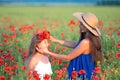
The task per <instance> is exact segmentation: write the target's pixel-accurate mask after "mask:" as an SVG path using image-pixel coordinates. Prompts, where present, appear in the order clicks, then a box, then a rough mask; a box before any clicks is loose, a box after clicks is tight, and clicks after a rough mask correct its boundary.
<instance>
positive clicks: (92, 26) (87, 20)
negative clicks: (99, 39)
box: [73, 12, 101, 36]
mask: <svg viewBox="0 0 120 80" xmlns="http://www.w3.org/2000/svg"><path fill="white" fill-rule="evenodd" d="M73 16H74V17H76V18H77V19H78V20H80V22H82V23H83V25H84V26H85V27H86V28H87V29H88V30H89V31H90V32H92V33H93V34H94V35H95V36H100V35H101V33H100V31H99V29H98V28H97V25H98V19H97V17H96V16H95V15H94V14H92V13H86V14H85V13H79V12H75V13H73Z"/></svg>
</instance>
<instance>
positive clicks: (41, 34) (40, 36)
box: [38, 31, 50, 40]
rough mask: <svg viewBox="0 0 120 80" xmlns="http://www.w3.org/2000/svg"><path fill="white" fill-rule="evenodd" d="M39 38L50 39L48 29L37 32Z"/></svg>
mask: <svg viewBox="0 0 120 80" xmlns="http://www.w3.org/2000/svg"><path fill="white" fill-rule="evenodd" d="M38 38H39V39H41V40H42V39H50V32H48V31H43V32H41V33H40V34H39V36H38Z"/></svg>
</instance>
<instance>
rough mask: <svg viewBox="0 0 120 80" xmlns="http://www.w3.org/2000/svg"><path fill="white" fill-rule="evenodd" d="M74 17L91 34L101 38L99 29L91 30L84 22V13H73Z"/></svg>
mask: <svg viewBox="0 0 120 80" xmlns="http://www.w3.org/2000/svg"><path fill="white" fill-rule="evenodd" d="M73 16H74V17H76V18H77V19H78V20H79V21H80V22H82V23H83V24H84V25H85V27H86V28H87V29H88V30H89V31H90V32H91V33H93V34H94V35H95V36H100V35H101V33H100V31H99V29H98V28H97V27H94V28H91V27H90V26H88V25H87V24H86V23H85V22H84V20H83V19H82V16H84V13H79V12H75V13H73Z"/></svg>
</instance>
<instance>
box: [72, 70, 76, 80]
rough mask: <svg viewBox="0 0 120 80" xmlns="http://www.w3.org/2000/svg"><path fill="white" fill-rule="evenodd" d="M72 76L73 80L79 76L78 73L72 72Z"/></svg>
mask: <svg viewBox="0 0 120 80" xmlns="http://www.w3.org/2000/svg"><path fill="white" fill-rule="evenodd" d="M71 76H72V79H75V78H77V76H78V73H77V71H72V73H71Z"/></svg>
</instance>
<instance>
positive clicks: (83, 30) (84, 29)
mask: <svg viewBox="0 0 120 80" xmlns="http://www.w3.org/2000/svg"><path fill="white" fill-rule="evenodd" d="M79 27H80V31H81V32H86V31H87V29H86V28H85V26H84V25H83V23H81V22H80V26H79Z"/></svg>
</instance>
